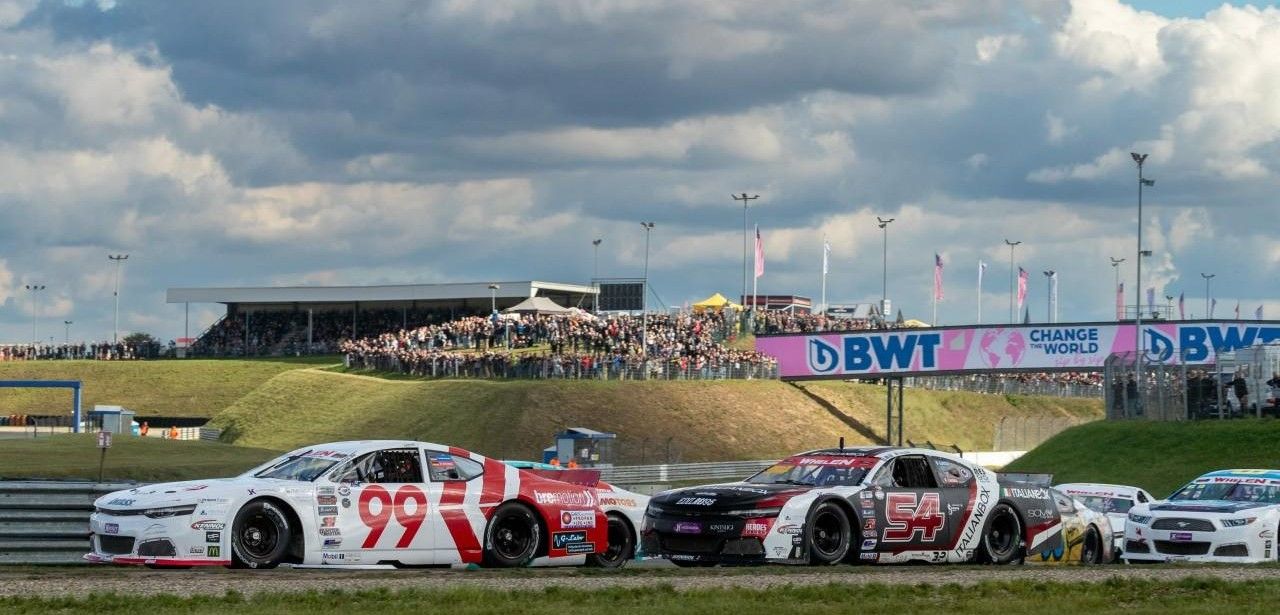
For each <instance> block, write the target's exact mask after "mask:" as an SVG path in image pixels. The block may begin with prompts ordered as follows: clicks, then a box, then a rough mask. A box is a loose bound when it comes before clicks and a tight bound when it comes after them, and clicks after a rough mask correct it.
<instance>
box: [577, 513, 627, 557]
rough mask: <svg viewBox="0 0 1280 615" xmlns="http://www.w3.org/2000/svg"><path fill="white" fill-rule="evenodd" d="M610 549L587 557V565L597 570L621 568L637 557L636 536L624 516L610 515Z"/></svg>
mask: <svg viewBox="0 0 1280 615" xmlns="http://www.w3.org/2000/svg"><path fill="white" fill-rule="evenodd" d="M608 519H609V548H608V549H606V550H605V552H604V553H592V554H591V555H588V556H587V565H588V566H594V567H596V568H621V567H623V566H625V565H626V563H627V562H628V561H629V560H631V558H633V557H635V554H636V536H635V533H634V532H632V531H631V525H630V524H628V523H627V521H626V519H623V518H622V515H619V514H617V513H609V514H608Z"/></svg>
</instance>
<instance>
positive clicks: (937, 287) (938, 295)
mask: <svg viewBox="0 0 1280 615" xmlns="http://www.w3.org/2000/svg"><path fill="white" fill-rule="evenodd" d="M933 298H934V300H936V301H942V299H943V294H942V257H941V256H938V255H937V254H934V255H933Z"/></svg>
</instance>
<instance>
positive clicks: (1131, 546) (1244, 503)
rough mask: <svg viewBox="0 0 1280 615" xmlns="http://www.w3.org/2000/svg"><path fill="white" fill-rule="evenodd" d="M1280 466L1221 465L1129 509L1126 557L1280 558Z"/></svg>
mask: <svg viewBox="0 0 1280 615" xmlns="http://www.w3.org/2000/svg"><path fill="white" fill-rule="evenodd" d="M1277 532H1280V470H1218V471H1216V472H1210V473H1208V474H1205V475H1204V476H1201V477H1200V478H1197V479H1195V480H1193V481H1191V482H1190V483H1187V484H1186V485H1185V486H1184V487H1182V488H1181V489H1179V490H1178V491H1176V492H1174V494H1173V495H1171V496H1169V499H1168V500H1165V501H1163V502H1155V503H1151V504H1137V505H1135V506H1134V507H1133V508H1130V509H1129V521H1128V523H1127V524H1126V526H1125V541H1124V555H1123V557H1124V559H1126V560H1130V561H1156V562H1165V561H1187V560H1189V561H1195V562H1239V563H1254V562H1267V561H1275V560H1276V559H1277V558H1280V553H1277V549H1276V533H1277Z"/></svg>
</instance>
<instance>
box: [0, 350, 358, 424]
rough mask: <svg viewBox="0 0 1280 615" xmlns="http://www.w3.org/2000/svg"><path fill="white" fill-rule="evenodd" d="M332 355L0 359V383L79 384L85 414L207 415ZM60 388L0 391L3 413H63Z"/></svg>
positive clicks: (66, 402) (65, 402) (66, 398)
mask: <svg viewBox="0 0 1280 615" xmlns="http://www.w3.org/2000/svg"><path fill="white" fill-rule="evenodd" d="M338 362H339V359H338V358H337V357H300V358H280V359H251V360H243V359H191V360H173V361H6V362H0V380H79V381H81V382H83V383H84V389H83V390H84V397H83V399H82V401H81V403H82V406H83V408H84V409H85V411H86V412H87V411H88V410H91V409H92V408H93V406H94V404H113V405H120V406H124V407H126V408H128V409H130V410H133V411H135V412H137V413H138V414H139V415H144V416H170V417H209V416H213V415H214V414H216V413H217V412H219V411H221V410H222V409H223V408H226V407H227V406H229V405H231V404H232V403H233V402H235V401H236V400H237V399H240V398H241V397H244V396H245V395H246V394H247V393H249V391H252V390H253V389H255V388H257V387H258V386H260V385H261V384H262V383H264V382H266V381H268V380H270V379H271V378H272V377H274V376H276V375H278V374H280V373H282V372H286V371H289V370H294V369H301V368H306V367H314V366H317V365H330V364H333V363H338ZM70 409H71V392H70V391H67V390H65V389H0V411H3V413H4V414H38V415H44V414H69V413H70V412H71V410H70Z"/></svg>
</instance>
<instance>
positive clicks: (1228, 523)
mask: <svg viewBox="0 0 1280 615" xmlns="http://www.w3.org/2000/svg"><path fill="white" fill-rule="evenodd" d="M1257 520H1258V518H1257V517H1240V518H1237V519H1223V520H1222V527H1244V526H1246V525H1249V524H1250V523H1253V522H1254V521H1257Z"/></svg>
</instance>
